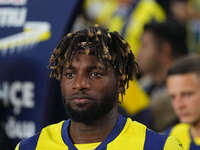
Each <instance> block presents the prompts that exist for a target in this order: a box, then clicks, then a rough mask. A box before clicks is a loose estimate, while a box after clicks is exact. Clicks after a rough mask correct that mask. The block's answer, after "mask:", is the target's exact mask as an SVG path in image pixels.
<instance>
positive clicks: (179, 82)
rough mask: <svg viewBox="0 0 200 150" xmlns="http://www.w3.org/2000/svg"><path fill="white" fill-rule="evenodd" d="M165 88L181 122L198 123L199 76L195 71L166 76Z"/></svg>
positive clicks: (199, 113)
mask: <svg viewBox="0 0 200 150" xmlns="http://www.w3.org/2000/svg"><path fill="white" fill-rule="evenodd" d="M166 83H167V89H168V93H169V95H170V97H171V100H172V105H173V108H174V110H175V112H176V114H177V116H178V118H179V119H180V121H181V122H184V123H189V124H196V123H200V77H199V76H197V75H196V74H195V73H188V74H182V75H171V76H169V77H167V82H166Z"/></svg>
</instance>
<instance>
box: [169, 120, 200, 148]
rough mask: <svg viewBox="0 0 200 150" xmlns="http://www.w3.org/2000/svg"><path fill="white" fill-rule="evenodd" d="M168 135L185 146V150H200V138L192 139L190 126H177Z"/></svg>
mask: <svg viewBox="0 0 200 150" xmlns="http://www.w3.org/2000/svg"><path fill="white" fill-rule="evenodd" d="M166 133H167V134H168V135H172V136H174V137H176V138H177V139H178V140H179V141H180V142H181V143H182V144H183V148H184V150H200V137H199V138H195V139H194V138H192V136H191V134H190V125H188V124H184V123H180V124H177V125H175V126H174V127H172V128H171V129H169V130H168V131H167V132H166Z"/></svg>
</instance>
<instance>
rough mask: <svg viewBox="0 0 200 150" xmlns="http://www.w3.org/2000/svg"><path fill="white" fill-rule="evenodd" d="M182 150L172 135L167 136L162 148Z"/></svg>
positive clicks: (165, 149)
mask: <svg viewBox="0 0 200 150" xmlns="http://www.w3.org/2000/svg"><path fill="white" fill-rule="evenodd" d="M172 149H173V150H184V149H183V146H182V144H181V143H180V142H179V141H178V140H177V139H176V138H175V137H173V136H169V137H168V138H167V140H166V142H165V146H164V150H172Z"/></svg>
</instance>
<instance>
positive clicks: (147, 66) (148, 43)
mask: <svg viewBox="0 0 200 150" xmlns="http://www.w3.org/2000/svg"><path fill="white" fill-rule="evenodd" d="M159 54H160V50H159V46H158V42H157V41H156V39H155V36H154V35H153V33H152V32H151V31H145V32H144V33H143V35H142V41H141V47H140V49H139V52H138V56H137V61H138V64H139V66H140V68H141V70H142V72H143V73H144V75H145V74H148V73H152V72H154V71H155V70H156V69H157V68H159V64H160V62H159Z"/></svg>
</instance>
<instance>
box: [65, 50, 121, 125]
mask: <svg viewBox="0 0 200 150" xmlns="http://www.w3.org/2000/svg"><path fill="white" fill-rule="evenodd" d="M61 91H62V95H63V97H64V103H65V106H66V111H67V113H68V115H69V117H70V118H71V119H72V120H74V121H78V122H83V123H89V122H92V121H94V120H97V119H99V118H101V117H102V116H104V115H105V114H107V113H108V112H109V111H110V110H111V109H112V108H113V107H114V105H116V101H117V97H118V96H117V94H118V80H117V77H116V75H115V73H114V70H113V68H112V67H108V68H106V67H105V65H103V64H102V63H99V61H98V59H97V58H96V57H95V56H92V55H86V54H79V55H77V56H76V57H74V59H73V60H72V63H71V65H69V66H65V67H64V68H63V74H62V79H61Z"/></svg>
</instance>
